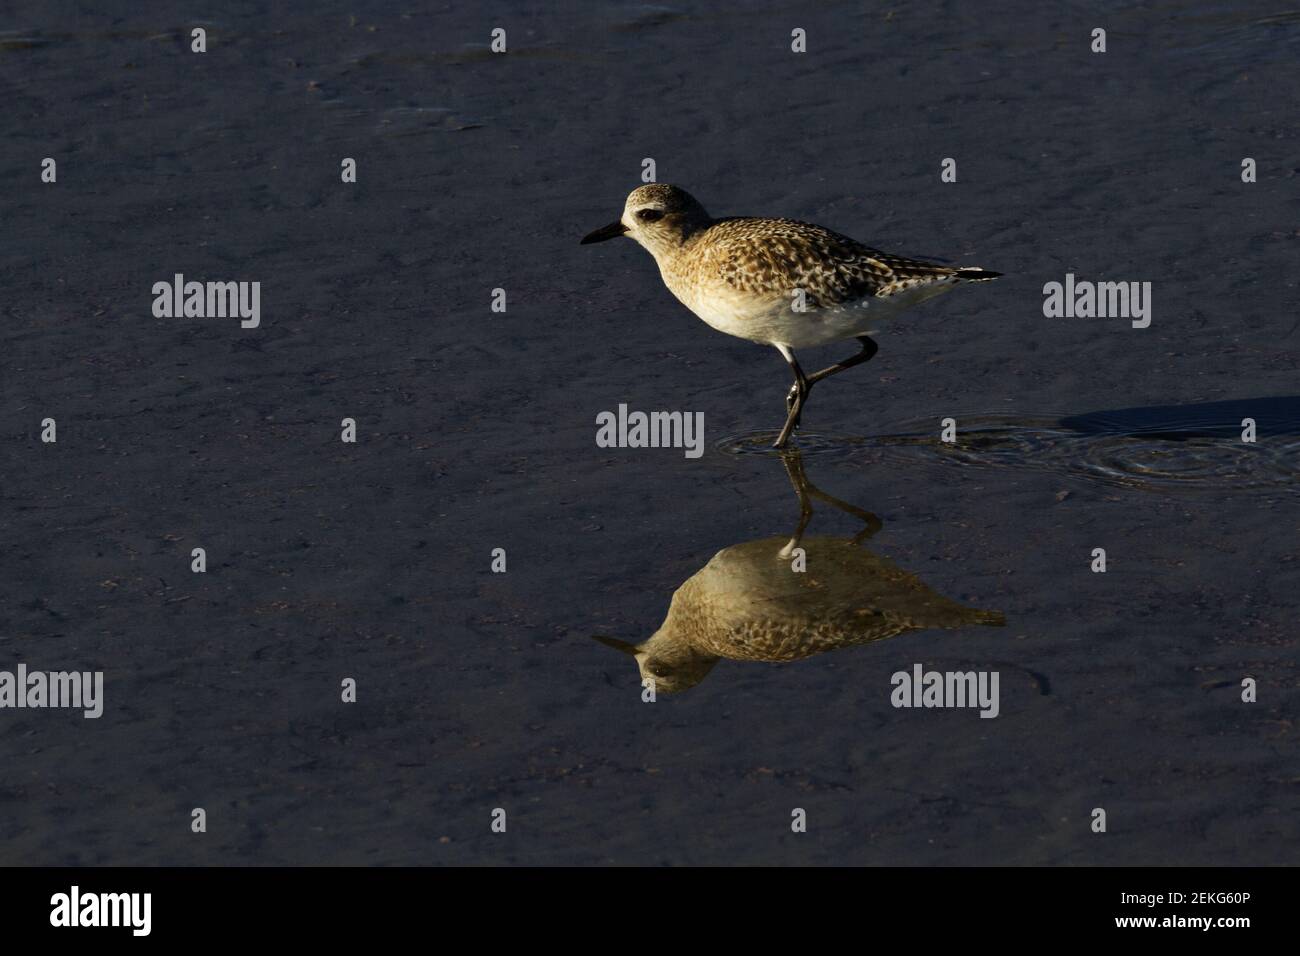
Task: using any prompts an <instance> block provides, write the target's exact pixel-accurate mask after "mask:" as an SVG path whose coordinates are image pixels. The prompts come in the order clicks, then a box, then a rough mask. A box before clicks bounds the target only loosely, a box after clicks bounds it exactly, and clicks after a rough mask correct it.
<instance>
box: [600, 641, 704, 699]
mask: <svg viewBox="0 0 1300 956" xmlns="http://www.w3.org/2000/svg"><path fill="white" fill-rule="evenodd" d="M596 640H598V641H600V643H602V644H604V645H605V646H606V647H612V648H614V650H616V651H621V652H622V653H624V654H627V655H629V656H630V657H633V658H635V659H636V665H637V668H638V669H639V670H640V671H641V680H642V682H644V681H646V680H653V681H654V689H655V693H657V694H676V693H679V692H681V691H684V690H689V689H690V688H692V687H694V686H695V685H696V684H698V683H699V682H700V681H702V680H704V678H705V677H707V676H708V674H709V671H711V670H713V665H714V664H716V663H718V658H716V657H712V656H710V655H707V654H701V653H700V652H699V651H697V650H695V649H694V648H693V647H691V646H690V644H688V643H686V642H685V641H681V640H679V639H677V638H675V637H673V636H672V635H671V633H670V632H668V631H666V630H665V629H663V628H661V629H660V630H658V631H656V632H655V633H654V635H653V636H652V637H650V639H649V640H645V641H642V642H641V643H640V644H629V643H627V642H626V641H620V640H618V639H617V638H613V637H597V638H596Z"/></svg>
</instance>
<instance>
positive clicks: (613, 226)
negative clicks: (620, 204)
mask: <svg viewBox="0 0 1300 956" xmlns="http://www.w3.org/2000/svg"><path fill="white" fill-rule="evenodd" d="M625 232H627V226H625V225H623V223H622V222H611V223H610V224H609V225H608V226H606V227H605V228H604V229H597V230H596V231H595V232H589V233H587V234H586V235H585V236H583V237H582V242H580V243H578V245H580V246H585V245H586V244H587V243H589V242H604V241H605V240H606V239H615V238H617V237H619V236H621V235H623V233H625Z"/></svg>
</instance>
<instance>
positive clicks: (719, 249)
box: [582, 183, 1002, 448]
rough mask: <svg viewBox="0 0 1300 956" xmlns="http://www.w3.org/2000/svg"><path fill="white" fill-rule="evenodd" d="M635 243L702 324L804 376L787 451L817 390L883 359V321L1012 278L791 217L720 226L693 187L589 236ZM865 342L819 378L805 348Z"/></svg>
mask: <svg viewBox="0 0 1300 956" xmlns="http://www.w3.org/2000/svg"><path fill="white" fill-rule="evenodd" d="M623 235H626V236H630V237H631V238H633V239H635V240H636V241H637V242H639V243H640V244H641V245H642V246H644V247H645V248H646V249H647V250H648V251H649V252H650V254H651V255H652V256H654V257H655V262H656V263H658V265H659V274H660V275H661V276H662V277H663V280H664V285H666V286H668V290H669V291H670V292H672V294H673V295H675V296H677V298H678V299H679V300H680V301H681V303H682V304H683V305H684V306H686V307H687V308H688V309H690V310H691V311H692V312H694V313H695V314H696V315H697V316H699V317H700V318H701V319H703V320H704V321H705V322H707V323H708V324H709V325H711V326H712V327H713V328H715V329H717V330H718V331H719V332H726V333H727V334H728V335H734V336H737V337H739V338H742V339H749V340H750V341H751V342H760V343H763V344H765V345H774V346H776V348H777V350H778V351H779V352H780V353H781V355H782V357H783V358H784V359H785V360H786V362H787V363H789V365H790V369H791V371H793V372H794V385H792V386H791V387H790V391H789V393H788V394H787V395H786V409H787V414H786V420H785V426H784V427H783V428H782V429H781V433H780V435H778V436H777V439H776V443H775V446H774V447H776V448H784V447H785V444H786V442H788V441H789V440H790V434H791V432H793V431H794V429H795V428H797V427H798V425H799V420H800V417H801V416H802V414H803V409H804V405H805V404H806V403H807V401H808V394H809V392H810V391H811V390H812V387H813V386H814V385H816V384H817V383H818V382H820V381H821V380H822V379H824V378H830V377H831V376H832V375H835V374H837V373H839V372H843V371H844V370H845V369H849V368H852V367H853V366H855V365H861V364H862V363H863V362H866V361H867V360H869V359H870V358H871V357H872V356H873V355H875V354H876V349H877V345H876V343H875V342H874V341H873V340H872V339H871V338H870V337H869V333H870V332H872V331H874V330H875V327H876V325H877V323H879V322H881V321H883V320H887V319H890V318H893V317H894V316H895V315H897V314H898V313H899V312H901V311H903V310H904V309H906V308H909V307H911V306H913V305H916V304H917V303H919V302H924V301H925V300H926V299H930V298H933V297H934V296H936V295H939V294H940V293H942V292H946V291H948V290H949V289H951V288H953V287H954V286H956V285H959V284H961V283H965V282H987V281H988V280H990V279H996V278H997V277H998V276H1000V275H1001V274H1002V273H1000V272H990V271H988V270H987V269H980V268H975V267H966V268H961V269H951V268H948V267H947V266H941V265H937V264H935V263H933V262H922V261H920V260H917V259H905V258H903V257H901V256H895V255H890V254H889V253H886V252H880V251H878V250H876V249H870V248H868V247H867V246H864V245H862V244H861V243H859V242H856V241H854V240H853V239H850V238H848V237H847V236H841V235H840V234H838V233H835V232H831V231H830V230H829V229H825V228H823V227H822V226H815V225H813V224H811V223H807V222H796V221H794V220H791V219H753V218H728V219H714V218H712V217H711V216H710V215H709V214H708V213H707V212H705V210H704V207H703V206H701V205H700V204H699V203H698V202H696V201H695V199H694V198H693V197H692V196H691V195H690V194H689V193H687V192H686V190H684V189H679V188H678V187H676V186H669V185H668V184H666V183H650V184H649V185H646V186H641V187H640V188H638V189H634V190H633V191H632V193H631V195H629V196H628V197H627V203H626V204H625V205H624V207H623V215H622V217H621V218H619V220H618V221H617V222H614V223H611V224H610V225H608V226H606V227H605V228H604V229H597V230H596V231H595V232H593V233H590V234H588V235H587V236H585V237H584V238H583V240H582V242H583V244H584V245H585V244H586V243H589V242H602V241H603V240H605V239H613V238H614V237H616V236H623ZM845 339H857V341H858V343H859V344H860V345H861V346H862V348H861V351H859V352H858V353H857V354H856V355H853V356H851V357H849V358H847V359H845V360H844V361H842V362H836V363H835V364H834V365H832V366H830V367H829V368H824V369H822V370H821V371H820V372H814V373H813V374H812V375H806V374H804V371H803V369H802V368H800V367H799V362H798V360H797V359H796V358H795V354H794V350H795V349H800V348H810V347H812V346H815V345H829V344H831V343H833V342H839V341H841V340H845Z"/></svg>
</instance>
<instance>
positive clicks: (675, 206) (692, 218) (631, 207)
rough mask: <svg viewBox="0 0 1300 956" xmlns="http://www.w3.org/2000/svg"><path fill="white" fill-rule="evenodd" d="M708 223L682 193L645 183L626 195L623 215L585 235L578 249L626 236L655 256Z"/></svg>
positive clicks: (691, 199)
mask: <svg viewBox="0 0 1300 956" xmlns="http://www.w3.org/2000/svg"><path fill="white" fill-rule="evenodd" d="M709 221H710V219H709V214H708V213H707V212H705V210H704V207H703V206H701V205H700V204H699V203H698V202H696V201H695V197H694V196H692V195H691V194H690V193H688V192H687V191H686V190H685V189H681V188H679V187H677V186H670V185H668V184H667V183H647V184H646V185H644V186H640V187H638V188H636V189H634V190H632V192H631V194H629V195H628V197H627V202H626V203H625V204H624V205H623V215H622V216H620V217H619V219H618V220H617V221H615V222H612V223H610V224H609V225H608V226H606V227H605V228H603V229H597V230H596V231H595V232H592V233H588V234H587V235H586V236H584V237H583V239H582V245H586V244H587V243H591V242H604V241H605V240H606V239H613V238H615V237H616V236H627V237H628V238H629V239H635V240H636V241H637V242H639V243H640V244H641V245H642V246H644V247H645V248H646V249H647V250H649V252H650V253H651V254H652V255H654V256H658V255H659V254H660V253H661V252H664V251H667V250H670V249H673V248H676V247H677V246H680V245H681V244H682V243H683V242H685V241H686V239H687V238H689V237H690V235H691V234H692V233H693V232H695V230H697V229H699V228H700V227H702V226H705V225H707V224H708V223H709Z"/></svg>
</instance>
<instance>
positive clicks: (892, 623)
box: [595, 449, 1006, 694]
mask: <svg viewBox="0 0 1300 956" xmlns="http://www.w3.org/2000/svg"><path fill="white" fill-rule="evenodd" d="M798 456H799V453H798V451H797V450H796V449H791V450H788V451H786V452H784V453H783V454H782V461H783V462H784V464H785V466H786V472H787V474H788V475H789V477H790V481H791V483H792V484H793V485H794V487H795V492H796V494H797V495H798V496H799V503H800V520H799V525H798V527H797V528H796V530H795V532H794V534H793V536H792V537H790V538H789V539H788V540H787V539H786V538H785V537H784V536H782V537H775V538H762V539H759V540H756V541H746V542H742V543H740V544H735V545H732V546H730V547H727V548H723V549H722V550H721V551H719V552H718V553H717V554H715V555H714V556H713V558H712V559H710V560H709V562H708V563H707V564H706V565H705V566H704V567H703V568H701V569H700V570H699V571H697V572H696V573H695V574H693V575H691V577H689V578H688V579H687V580H686V581H685V582H684V583H683V584H682V585H681V586H680V587H679V588H677V590H676V591H675V592H674V593H673V597H672V601H671V602H670V604H669V606H668V614H667V616H666V617H665V618H664V622H663V624H662V625H661V626H660V627H659V629H658V630H656V631H655V632H654V633H653V634H652V635H651V636H650V637H649V638H648V639H646V640H644V641H642V642H640V643H639V644H634V643H631V642H628V641H623V640H620V639H618V638H615V637H609V636H606V635H596V636H595V639H596V640H597V641H599V642H600V643H602V644H604V645H606V646H607V647H612V648H614V649H615V650H618V651H622V652H623V653H624V654H628V655H630V656H632V657H633V658H635V660H636V663H637V667H638V669H639V670H640V673H641V679H642V682H643V685H644V683H645V682H646V681H652V682H653V683H652V685H651V686H653V688H654V690H655V693H656V694H658V693H660V692H663V693H665V694H674V693H680V692H681V691H684V690H688V689H690V688H691V687H694V686H695V685H697V684H698V683H700V681H702V680H704V678H705V677H707V676H708V675H709V673H710V672H711V671H712V670H713V667H714V665H715V664H717V663H718V661H720V660H722V659H723V658H727V659H730V660H740V661H773V662H777V661H780V662H784V661H796V660H801V659H803V658H806V657H811V656H813V655H814V654H821V653H824V652H826V651H832V650H836V649H838V648H844V647H853V646H857V645H862V644H870V643H873V642H875V641H880V640H885V639H886V638H890V637H897V636H899V635H901V634H906V633H908V632H910V631H919V630H925V629H928V628H948V629H950V628H959V627H965V626H967V625H972V624H983V625H988V626H995V627H996V626H1003V625H1005V624H1006V617H1005V616H1004V615H1003V614H1002V613H1001V612H1000V611H989V610H981V609H979V608H974V607H969V606H967V605H965V604H960V603H958V602H956V601H953V600H951V599H949V598H946V597H944V596H942V595H941V594H938V593H936V592H935V591H933V590H931V589H930V588H929V587H928V586H927V585H926V584H925V583H923V582H922V581H921V580H920V579H919V578H917V577H916V576H915V575H913V574H910V573H909V572H907V571H904V570H903V569H902V568H899V567H898V566H896V565H895V564H893V563H892V562H890V561H888V560H886V559H885V558H882V557H880V556H879V555H875V554H872V553H871V552H870V551H868V550H866V549H865V548H864V547H862V542H863V541H865V540H866V539H867V538H869V537H871V536H872V535H874V534H875V533H876V532H877V531H879V530H880V528H881V527H882V522H881V520H880V518H878V517H877V516H876V515H874V514H872V513H870V512H868V511H865V510H863V509H861V508H858V507H856V506H854V505H851V504H849V503H847V502H844V501H841V500H840V499H838V498H835V497H833V496H831V495H828V494H826V493H825V492H823V491H821V490H820V489H818V488H817V487H816V486H815V485H813V484H812V483H811V482H809V481H808V479H807V476H806V474H805V472H804V469H803V464H802V460H801V459H800V458H799V457H798ZM812 498H816V499H818V500H820V501H824V502H827V503H829V504H831V505H834V506H835V507H837V508H839V509H840V510H842V511H845V512H847V513H849V514H851V515H853V516H855V517H857V518H858V519H860V520H861V521H863V523H864V525H865V527H864V528H863V529H862V530H861V531H859V532H858V533H857V534H856V535H853V536H851V537H835V536H825V535H822V536H814V537H806V536H805V534H804V532H805V531H806V529H807V527H808V523H809V521H810V520H811V518H812V516H813V508H812V503H811V499H812ZM796 548H802V549H803V551H802V553H801V554H799V555H796V552H795V549H796ZM800 567H801V568H802V570H798V569H797V568H800Z"/></svg>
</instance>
